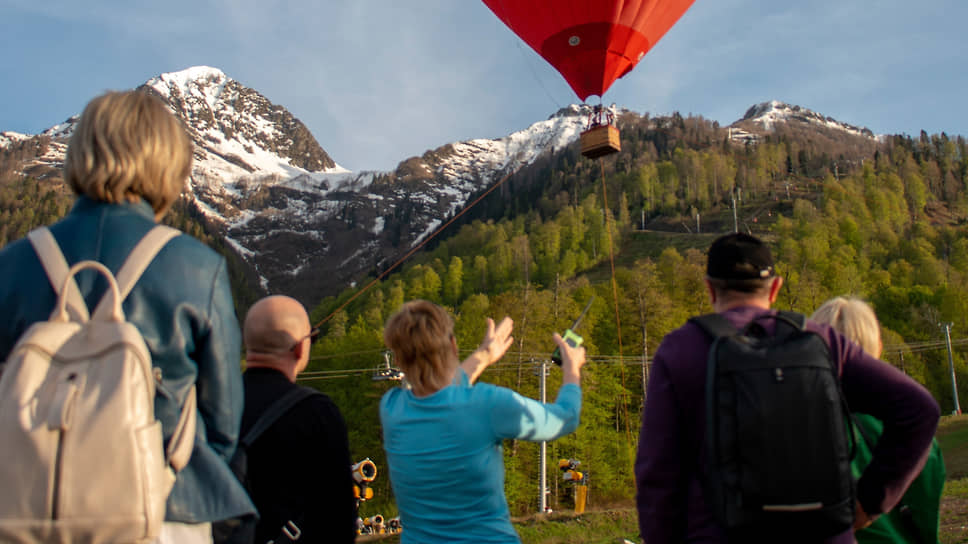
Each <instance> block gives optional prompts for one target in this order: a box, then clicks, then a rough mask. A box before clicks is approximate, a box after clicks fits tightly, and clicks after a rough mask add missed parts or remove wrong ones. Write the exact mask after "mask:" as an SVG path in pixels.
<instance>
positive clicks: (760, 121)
mask: <svg viewBox="0 0 968 544" xmlns="http://www.w3.org/2000/svg"><path fill="white" fill-rule="evenodd" d="M744 122H748V123H751V124H754V125H758V126H760V127H761V128H762V129H763V130H766V131H772V130H774V129H775V127H776V124H777V123H790V122H794V123H804V124H807V125H812V126H816V127H824V128H832V129H837V130H842V131H844V132H846V133H848V134H853V135H855V136H865V137H869V138H873V137H874V134H873V132H871V131H870V129H867V128H864V127H857V126H854V125H851V124H848V123H842V122H840V121H837V120H836V119H834V118H832V117H826V116H824V115H821V114H819V113H817V112H815V111H812V110H809V109H807V108H803V107H800V106H795V105H790V104H787V103H785V102H781V101H779V100H771V101H769V102H761V103H759V104H756V105H754V106H752V107H750V109H748V110H746V114H745V115H744V116H743V118H742V119H740V120H739V121H737V122H736V123H734V125H740V126H742V125H743V124H744Z"/></svg>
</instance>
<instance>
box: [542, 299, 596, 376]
mask: <svg viewBox="0 0 968 544" xmlns="http://www.w3.org/2000/svg"><path fill="white" fill-rule="evenodd" d="M594 301H595V297H594V296H592V298H590V299H588V304H586V305H585V309H584V310H582V311H581V313H580V314H578V319H576V320H575V322H574V323H572V324H571V328H569V329H567V330H565V332H564V334H562V335H561V338H562V340H564V341H565V343H566V344H568V345H569V346H571V347H573V348H577V347H578V346H580V345H581V343H582V342H583V341H584V340H585V339H584V338H582V337H581V336H578V334H576V333H575V330H576V329H577V328H578V325H581V320H582V318H583V317H585V314H586V313H588V309H589V308H591V307H592V302H594ZM551 362H553V363H554V364H556V365H558V366H561V349H560V348H558V347H556V348H555V351H554V352H553V353H552V354H551Z"/></svg>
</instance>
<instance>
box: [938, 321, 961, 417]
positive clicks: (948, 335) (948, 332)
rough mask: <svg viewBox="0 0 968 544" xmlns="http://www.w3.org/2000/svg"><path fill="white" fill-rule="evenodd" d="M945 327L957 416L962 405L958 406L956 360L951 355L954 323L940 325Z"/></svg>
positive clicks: (952, 391) (945, 339)
mask: <svg viewBox="0 0 968 544" xmlns="http://www.w3.org/2000/svg"><path fill="white" fill-rule="evenodd" d="M939 325H941V326H942V327H944V341H945V344H947V346H948V370H950V371H951V393H952V396H953V398H954V400H955V411H954V413H955V414H961V405H959V404H958V381H957V380H956V379H955V359H954V356H953V355H952V353H951V326H952V325H954V323H939Z"/></svg>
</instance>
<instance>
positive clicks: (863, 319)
mask: <svg viewBox="0 0 968 544" xmlns="http://www.w3.org/2000/svg"><path fill="white" fill-rule="evenodd" d="M810 319H812V320H814V321H816V322H818V323H826V324H827V325H830V326H831V327H833V328H834V329H836V330H837V331H839V332H840V333H841V334H843V335H844V336H846V337H847V339H848V340H852V341H853V342H855V343H856V344H858V345H860V347H862V348H864V351H866V352H867V353H868V354H870V355H871V356H874V357H880V353H881V350H882V349H883V346H882V344H881V328H880V324H879V323H878V322H877V316H876V315H875V314H874V309H873V308H871V307H870V305H869V304H867V303H866V302H864V301H863V300H861V299H859V298H856V297H835V298H832V299H830V300H828V301H827V302H824V303H823V304H822V305H821V306H820V307H819V308H817V311H816V312H814V313H813V315H812V316H810Z"/></svg>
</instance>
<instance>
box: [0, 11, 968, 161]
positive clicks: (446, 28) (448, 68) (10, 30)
mask: <svg viewBox="0 0 968 544" xmlns="http://www.w3.org/2000/svg"><path fill="white" fill-rule="evenodd" d="M965 21H968V2H966V1H965V0H927V1H922V2H911V1H910V0H877V1H873V0H801V1H798V2H785V1H777V0H696V2H695V4H694V5H693V7H692V8H691V9H690V11H689V12H687V13H686V15H685V16H684V17H683V18H682V19H681V20H680V21H679V23H678V24H677V25H676V26H675V27H673V28H672V30H671V31H669V33H668V34H667V35H666V36H665V38H664V39H663V40H662V41H661V42H660V43H659V44H658V45H657V46H655V47H654V48H653V49H652V51H651V52H650V53H649V54H648V55H647V56H646V57H645V58H644V59H643V60H642V62H641V63H639V65H638V67H637V68H636V69H635V71H633V72H632V73H631V74H629V75H628V76H626V77H625V78H624V79H620V80H618V81H617V82H616V83H615V84H614V85H613V86H612V88H611V89H610V90H609V91H608V92H607V93H606V94H605V97H604V102H605V103H616V104H618V105H620V106H623V107H627V108H629V109H631V110H634V111H638V112H649V113H652V114H668V113H671V112H673V111H679V112H681V113H683V114H689V113H692V114H697V115H703V116H704V117H706V118H707V119H712V120H716V121H719V122H720V123H722V124H729V123H731V122H733V121H735V120H736V119H738V118H740V117H742V115H743V113H744V112H745V111H746V109H747V108H748V107H749V106H751V105H753V104H756V103H759V102H763V101H767V100H774V99H776V100H782V101H785V102H789V103H791V104H797V105H800V106H804V107H807V108H810V109H813V110H815V111H817V112H820V113H822V114H824V115H829V116H831V117H834V118H836V119H838V120H840V121H844V122H847V123H851V124H855V125H861V126H866V127H868V128H870V129H871V130H873V131H874V132H875V133H907V134H911V135H917V134H918V133H919V132H920V131H921V130H922V129H923V130H926V131H928V132H929V133H937V132H942V131H945V132H947V133H948V134H962V135H965V134H968V101H966V99H965V92H966V90H968V70H966V68H968V66H966V64H968V63H966V60H965V59H966V51H968V33H966V32H965V30H964V24H965ZM0 51H3V54H2V55H0V104H3V106H2V108H0V131H3V130H12V131H16V132H24V133H31V134H32V133H37V132H40V131H41V130H43V129H45V128H47V127H49V126H51V125H54V124H56V123H59V122H61V121H63V120H64V119H66V118H67V117H68V116H70V115H72V114H75V113H78V112H80V111H81V109H82V108H83V107H84V104H85V103H86V102H87V101H88V100H89V99H90V98H92V97H93V96H95V95H97V94H99V93H100V92H102V91H104V90H108V89H125V88H131V87H135V86H137V85H139V84H141V83H143V82H144V81H146V80H147V79H149V78H151V77H153V76H156V75H158V74H160V73H163V72H172V71H178V70H181V69H184V68H188V67H190V66H196V65H207V66H214V67H216V68H219V69H221V70H222V71H224V72H225V73H226V74H228V75H229V76H230V77H232V78H234V79H236V80H238V81H239V82H241V83H242V84H245V85H248V86H250V87H253V88H255V89H256V90H257V91H259V92H261V93H262V94H264V95H265V96H266V97H268V98H269V99H270V100H271V101H273V102H275V103H277V104H280V105H282V106H285V107H286V108H287V109H289V110H290V111H291V112H292V113H293V114H294V115H296V117H298V118H299V119H300V120H302V121H303V122H304V123H305V124H306V125H307V126H308V127H309V129H310V131H312V133H313V134H314V135H315V136H316V139H317V140H319V143H320V144H321V145H322V146H323V148H324V149H325V150H326V151H327V152H328V153H329V154H330V155H331V156H332V157H333V159H334V160H336V161H337V162H338V163H339V164H340V165H342V166H344V167H346V168H349V169H351V170H364V169H391V168H393V167H394V166H395V165H396V164H397V163H398V162H400V161H401V160H403V159H406V158H408V157H411V156H414V155H420V154H422V153H423V152H424V151H426V150H428V149H432V148H435V147H437V146H439V145H442V144H445V143H447V142H451V141H456V140H463V139H470V138H497V137H501V136H504V135H506V134H508V133H510V132H513V131H516V130H520V129H523V128H525V127H527V126H528V125H530V124H531V123H533V122H536V121H540V120H543V119H546V118H547V117H548V116H549V115H551V114H553V113H554V112H555V111H556V110H557V109H558V108H559V107H561V106H565V105H567V104H570V103H575V102H577V101H578V99H577V98H576V97H575V95H574V94H573V93H572V91H571V89H570V88H569V87H568V86H567V84H565V82H564V80H563V79H562V78H561V76H559V75H558V73H557V72H555V71H554V69H553V68H551V67H550V66H548V65H547V64H546V63H545V62H544V60H542V59H541V58H540V57H539V56H537V55H536V54H535V53H534V52H533V51H531V49H530V48H528V47H527V46H526V45H524V44H523V43H522V42H520V40H519V39H518V38H517V37H516V36H515V35H514V34H512V33H511V32H510V31H509V30H507V29H506V28H505V27H504V25H503V24H502V23H501V22H500V21H498V20H497V18H496V17H494V16H493V14H492V13H491V12H490V11H489V10H488V9H487V8H486V7H485V6H484V4H483V3H482V2H480V1H478V0H406V1H394V0H340V1H337V0H322V1H320V0H315V1H303V0H290V1H287V2H282V1H266V0H258V1H256V0H192V1H186V0H168V1H166V2H143V1H137V0H134V1H132V0H114V1H84V2H77V1H75V0H42V1H37V0H0ZM590 100H592V101H593V102H597V99H596V98H594V97H593V98H591V99H590Z"/></svg>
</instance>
